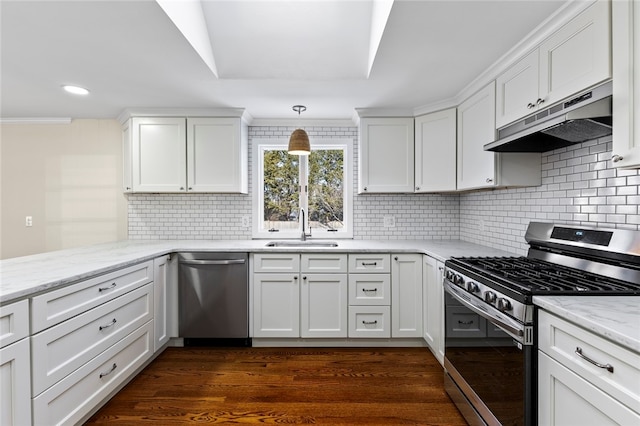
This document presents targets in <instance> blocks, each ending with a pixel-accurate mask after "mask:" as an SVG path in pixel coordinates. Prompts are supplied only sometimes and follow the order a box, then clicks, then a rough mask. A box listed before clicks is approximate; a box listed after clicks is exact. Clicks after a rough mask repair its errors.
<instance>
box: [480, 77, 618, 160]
mask: <svg viewBox="0 0 640 426" xmlns="http://www.w3.org/2000/svg"><path fill="white" fill-rule="evenodd" d="M612 88H613V85H612V83H611V81H608V82H606V83H604V84H602V85H600V86H598V87H594V88H592V89H589V90H587V91H585V92H582V93H580V94H578V95H576V96H573V97H571V98H570V99H566V100H564V101H563V102H560V103H558V104H555V105H551V106H549V107H548V108H545V109H542V110H539V111H538V112H536V113H535V114H532V115H530V116H527V117H525V118H523V119H522V120H519V121H516V122H515V123H511V124H508V125H506V126H504V127H501V128H500V129H498V139H497V140H496V141H494V142H490V143H488V144H486V145H485V146H484V150H485V151H496V152H546V151H551V150H552V149H557V148H562V147H565V146H569V145H573V144H576V143H580V142H585V141H590V140H593V139H596V138H601V137H603V136H608V135H610V134H611V133H612V127H611V124H612V107H611V99H612ZM538 102H540V103H542V102H543V101H542V99H538ZM529 107H530V108H531V109H532V110H534V109H535V108H537V107H538V105H534V104H529Z"/></svg>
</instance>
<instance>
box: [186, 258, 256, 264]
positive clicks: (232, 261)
mask: <svg viewBox="0 0 640 426" xmlns="http://www.w3.org/2000/svg"><path fill="white" fill-rule="evenodd" d="M180 263H183V264H185V265H241V264H243V263H245V259H221V260H198V259H189V260H180Z"/></svg>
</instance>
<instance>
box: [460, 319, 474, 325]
mask: <svg viewBox="0 0 640 426" xmlns="http://www.w3.org/2000/svg"><path fill="white" fill-rule="evenodd" d="M458 324H460V325H471V324H473V320H471V321H460V320H458Z"/></svg>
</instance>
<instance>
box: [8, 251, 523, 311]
mask: <svg viewBox="0 0 640 426" xmlns="http://www.w3.org/2000/svg"><path fill="white" fill-rule="evenodd" d="M336 241H337V242H338V247H313V248H300V247H267V246H266V244H267V242H268V241H267V240H228V241H223V240H153V241H146V240H128V241H120V242H114V243H105V244H97V245H91V246H86V247H79V248H73V249H67V250H60V251H53V252H48V253H42V254H36V255H32V256H24V257H16V258H13V259H6V260H1V261H0V305H2V304H7V303H10V302H13V301H18V300H20V299H25V298H28V297H31V296H33V295H36V294H38V293H43V292H46V291H50V290H52V289H54V288H56V287H61V286H64V285H67V284H70V283H73V282H76V281H79V280H82V279H86V278H88V277H92V276H95V275H100V274H103V273H106V272H108V271H110V270H113V269H115V268H122V267H126V266H129V265H133V264H135V263H138V262H142V261H145V260H149V259H153V258H154V257H157V256H162V255H164V254H167V253H176V252H187V251H219V252H253V253H257V252H305V251H307V252H314V253H317V252H333V253H340V252H344V253H349V252H359V253H367V252H372V253H373V252H378V253H380V252H393V253H421V254H427V255H429V256H432V257H434V258H436V259H438V260H441V261H444V260H446V259H448V258H450V257H456V256H510V255H511V256H512V255H514V254H513V253H509V252H506V251H503V250H498V249H494V248H491V247H486V246H481V245H478V244H472V243H469V242H465V241H459V240H388V241H386V240H385V241H370V240H336Z"/></svg>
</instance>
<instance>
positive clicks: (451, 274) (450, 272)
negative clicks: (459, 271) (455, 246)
mask: <svg viewBox="0 0 640 426" xmlns="http://www.w3.org/2000/svg"><path fill="white" fill-rule="evenodd" d="M454 275H455V274H454V273H453V271H447V273H446V277H447V280H448V281H451V282H453V277H454Z"/></svg>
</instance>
